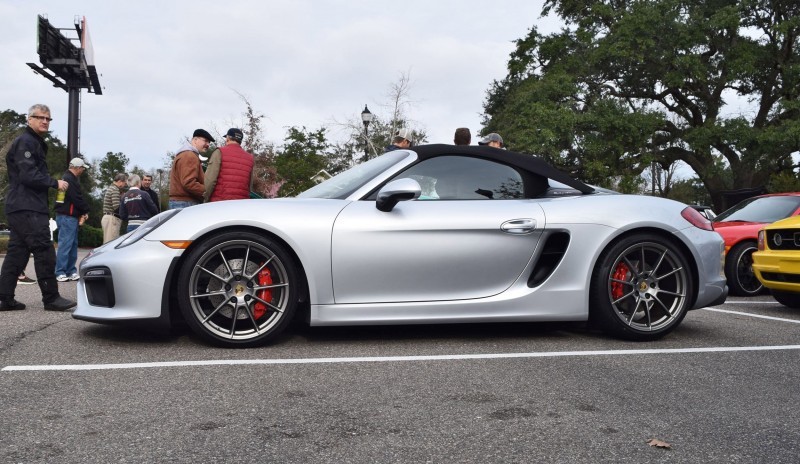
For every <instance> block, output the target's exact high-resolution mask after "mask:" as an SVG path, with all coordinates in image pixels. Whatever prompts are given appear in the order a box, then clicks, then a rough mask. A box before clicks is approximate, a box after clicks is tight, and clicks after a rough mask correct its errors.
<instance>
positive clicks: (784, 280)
mask: <svg viewBox="0 0 800 464" xmlns="http://www.w3.org/2000/svg"><path fill="white" fill-rule="evenodd" d="M753 271H754V272H755V274H756V277H757V278H758V280H760V281H761V283H762V284H764V286H765V287H767V288H771V289H774V290H782V291H786V292H800V252H798V251H796V250H787V251H775V250H769V251H757V252H755V253H753Z"/></svg>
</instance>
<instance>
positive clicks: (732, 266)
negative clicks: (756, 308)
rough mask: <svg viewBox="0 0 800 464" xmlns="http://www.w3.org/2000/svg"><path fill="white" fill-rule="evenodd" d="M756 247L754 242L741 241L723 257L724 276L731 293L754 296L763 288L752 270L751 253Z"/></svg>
mask: <svg viewBox="0 0 800 464" xmlns="http://www.w3.org/2000/svg"><path fill="white" fill-rule="evenodd" d="M757 249H758V247H757V245H756V242H742V243H739V244H737V245H736V246H734V247H733V248H731V250H730V251H729V252H728V256H726V257H725V276H726V277H727V278H728V287H729V288H730V292H731V295H737V296H755V295H758V294H759V293H761V291H762V290H763V289H764V285H763V284H762V283H761V281H759V280H758V278H757V277H756V273H755V271H753V253H754V252H755V251H756V250H757Z"/></svg>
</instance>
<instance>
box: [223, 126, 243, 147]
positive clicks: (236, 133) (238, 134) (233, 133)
mask: <svg viewBox="0 0 800 464" xmlns="http://www.w3.org/2000/svg"><path fill="white" fill-rule="evenodd" d="M225 137H230V138H232V139H233V140H236V142H237V143H242V139H243V138H244V134H243V133H242V130H241V129H237V128H235V127H231V128H230V129H228V133H227V134H225Z"/></svg>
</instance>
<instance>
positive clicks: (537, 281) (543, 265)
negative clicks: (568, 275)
mask: <svg viewBox="0 0 800 464" xmlns="http://www.w3.org/2000/svg"><path fill="white" fill-rule="evenodd" d="M567 246H569V234H568V233H566V232H556V233H554V234H552V235H550V236H549V237H547V238H545V243H544V247H543V249H542V253H541V254H540V255H539V259H538V260H537V261H536V265H535V266H534V268H533V272H532V273H531V276H530V278H529V279H528V287H536V286H539V285H541V284H542V282H544V281H545V280H547V278H548V277H550V274H552V273H553V271H554V270H555V268H556V266H558V263H560V262H561V258H563V257H564V253H566V252H567Z"/></svg>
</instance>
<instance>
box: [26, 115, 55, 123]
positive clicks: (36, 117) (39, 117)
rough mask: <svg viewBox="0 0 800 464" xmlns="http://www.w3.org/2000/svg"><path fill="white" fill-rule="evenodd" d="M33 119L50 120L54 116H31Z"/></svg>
mask: <svg viewBox="0 0 800 464" xmlns="http://www.w3.org/2000/svg"><path fill="white" fill-rule="evenodd" d="M31 117H32V118H33V119H38V120H39V121H47V122H50V121H52V120H53V118H48V117H47V116H31Z"/></svg>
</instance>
